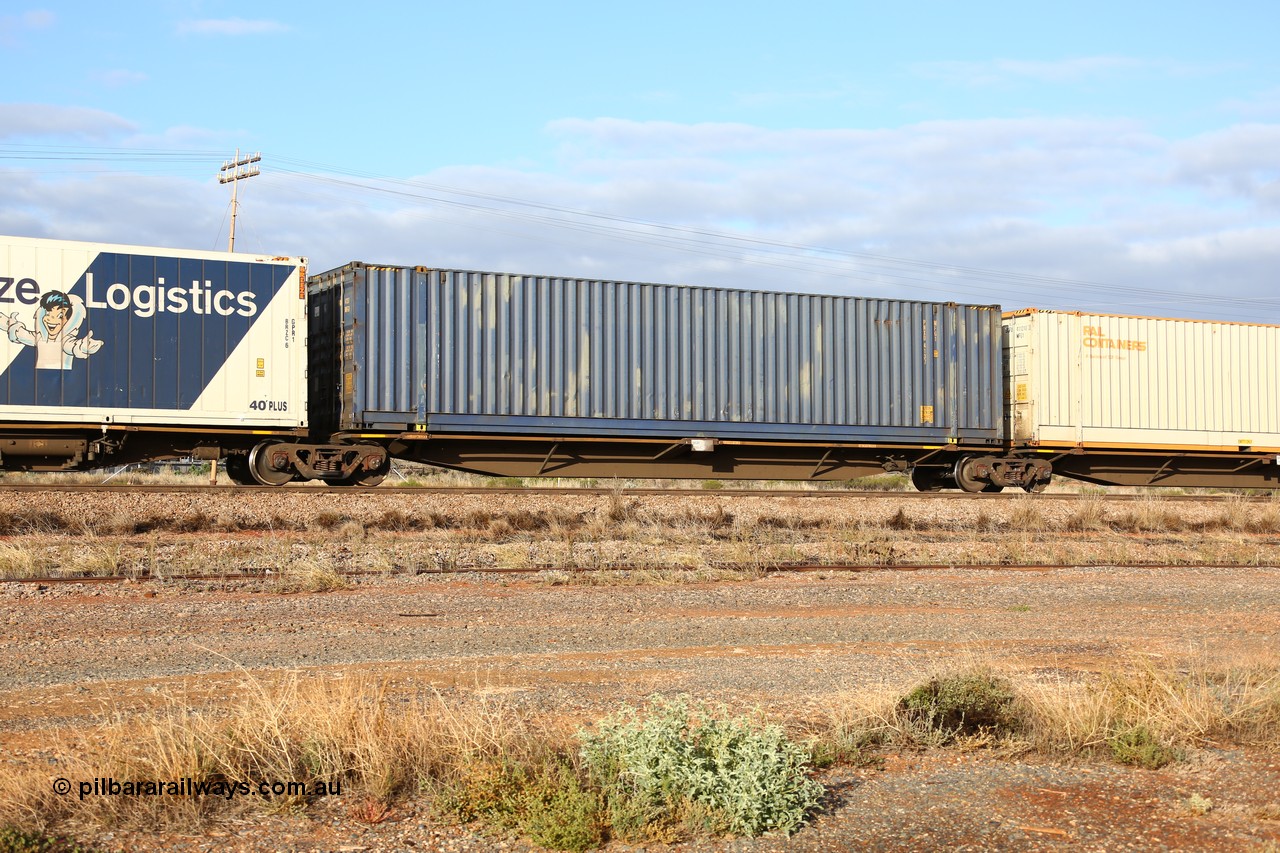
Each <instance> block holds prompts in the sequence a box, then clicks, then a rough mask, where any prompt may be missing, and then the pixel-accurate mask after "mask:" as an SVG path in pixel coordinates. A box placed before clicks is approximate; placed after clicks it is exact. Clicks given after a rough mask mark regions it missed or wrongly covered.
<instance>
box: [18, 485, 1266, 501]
mask: <svg viewBox="0 0 1280 853" xmlns="http://www.w3.org/2000/svg"><path fill="white" fill-rule="evenodd" d="M0 492H19V493H21V492H34V493H67V492H93V493H112V492H115V493H135V494H138V493H146V494H217V493H227V494H231V493H235V492H240V493H245V492H270V493H274V494H282V495H283V494H307V493H311V494H333V495H359V494H387V493H391V494H398V495H406V496H407V495H423V496H427V495H505V494H529V495H619V496H624V497H639V496H660V495H670V496H674V497H724V498H736V497H744V498H746V497H756V498H760V497H766V498H767V497H777V498H814V499H823V498H884V499H893V500H909V501H931V500H956V499H961V500H981V501H1002V500H1003V501H1009V500H1021V499H1023V498H1032V497H1033V498H1034V499H1035V500H1039V501H1083V500H1103V501H1108V502H1113V501H1114V502H1121V503H1123V502H1126V501H1143V500H1152V499H1156V500H1161V501H1176V502H1200V503H1205V502H1208V503H1212V502H1218V501H1230V500H1236V501H1241V500H1243V501H1248V502H1251V503H1266V502H1269V501H1271V500H1274V499H1275V498H1274V497H1273V495H1243V494H1235V493H1228V494H1213V495H1186V494H1176V495H1165V494H1160V493H1158V492H1153V493H1145V494H1112V493H1103V494H1081V493H1072V492H1063V493H1052V492H1051V493H1047V494H1039V495H1034V496H1031V495H1027V494H1026V493H1024V492H1021V491H1014V490H1010V491H1006V492H1002V493H1000V494H981V493H978V494H973V493H969V492H959V491H955V492H914V491H912V492H905V491H904V492H894V491H884V490H873V491H858V490H853V489H733V488H728V489H686V488H675V489H663V488H649V487H636V488H622V489H618V488H613V487H600V486H597V487H581V486H487V487H485V486H482V487H470V486H388V485H383V486H379V487H378V488H377V489H376V490H347V489H342V490H338V489H326V488H324V487H323V486H306V485H296V486H232V485H207V484H206V485H185V484H184V485H156V484H149V483H148V484H139V485H118V484H106V485H102V484H94V483H66V484H45V483H0ZM1277 494H1280V493H1277Z"/></svg>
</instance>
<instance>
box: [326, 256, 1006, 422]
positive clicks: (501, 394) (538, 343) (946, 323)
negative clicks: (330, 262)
mask: <svg viewBox="0 0 1280 853" xmlns="http://www.w3.org/2000/svg"><path fill="white" fill-rule="evenodd" d="M311 293H312V303H313V304H312V316H313V320H314V319H315V318H316V316H317V315H316V311H317V310H329V309H320V308H319V306H322V305H327V304H330V303H333V302H340V303H341V306H342V316H341V318H339V319H338V321H337V326H336V327H335V328H334V330H333V331H332V332H331V333H329V332H326V333H323V334H324V335H327V338H326V340H320V339H318V338H317V339H316V343H315V344H313V353H312V355H313V363H314V360H315V359H321V360H324V359H326V358H327V359H328V360H330V361H331V362H332V364H333V365H334V366H333V367H332V369H331V372H332V373H333V374H335V376H336V377H337V379H338V381H336V382H331V396H335V397H337V398H340V399H337V400H335V402H334V404H333V405H332V406H331V409H332V410H333V411H334V413H335V417H334V420H335V422H338V423H340V424H341V425H342V426H343V427H345V428H365V427H376V426H378V425H386V426H399V427H403V426H405V425H409V424H413V425H417V426H419V427H424V428H425V429H426V430H428V431H429V432H433V433H439V432H507V433H513V434H517V433H524V434H549V433H550V434H557V433H565V434H569V433H574V434H599V435H617V436H629V435H663V436H693V435H712V436H719V437H726V438H730V437H738V438H758V439H769V438H774V439H783V440H814V441H820V440H827V441H841V440H849V441H871V440H876V441H906V442H911V441H944V440H946V439H948V438H954V439H957V440H966V441H976V442H994V441H998V440H999V439H1000V437H1001V435H1002V426H1003V422H1002V418H1001V414H1000V412H1001V395H1002V393H1003V392H1002V386H1001V382H1000V376H1001V364H1000V349H999V345H998V335H999V309H997V308H994V307H990V306H959V305H953V304H939V303H922V302H906V301H898V300H888V299H857V298H851V297H835V296H813V295H808V294H796V293H768V292H760V291H740V290H728V289H720V288H700V287H684V286H675V285H663V284H640V283H630V282H616V281H594V280H583V279H565V278H553V277H542V276H529V275H512V274H505V273H487V272H472V271H463V270H425V269H417V270H415V269H413V268H407V267H399V268H388V267H374V266H363V265H358V264H353V265H349V266H347V267H344V268H342V269H340V270H335V271H331V272H329V273H325V274H323V275H321V276H317V277H316V278H314V279H313V280H312V286H311ZM335 293H341V294H342V295H341V296H335ZM338 327H340V328H341V332H339V331H338V330H337V329H338ZM313 334H315V332H313ZM339 337H342V338H343V344H342V348H341V352H338V353H337V354H336V355H335V354H333V353H335V352H336V342H337V340H338V338H339ZM324 353H330V355H324ZM325 369H326V370H329V369H330V368H325ZM313 373H314V374H315V375H316V376H320V375H321V369H320V368H319V367H313ZM313 391H314V392H315V393H320V392H321V391H322V389H320V388H314V389H313ZM339 413H340V414H339Z"/></svg>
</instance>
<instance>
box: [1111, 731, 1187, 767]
mask: <svg viewBox="0 0 1280 853" xmlns="http://www.w3.org/2000/svg"><path fill="white" fill-rule="evenodd" d="M1107 746H1108V747H1109V748H1110V749H1111V756H1112V758H1114V759H1115V760H1116V761H1119V762H1120V763H1121V764H1136V765H1138V766H1140V767H1146V768H1147V769H1148V770H1159V769H1160V768H1161V767H1164V766H1165V765H1166V764H1172V763H1173V762H1174V761H1177V760H1178V759H1179V758H1180V757H1181V756H1180V754H1179V752H1178V750H1176V749H1174V748H1172V747H1170V746H1166V745H1165V744H1163V743H1161V742H1160V740H1159V738H1157V737H1156V736H1155V735H1153V734H1152V733H1151V730H1150V729H1148V728H1147V727H1146V726H1132V727H1130V728H1127V729H1123V730H1122V731H1119V732H1117V733H1115V734H1114V735H1112V736H1111V737H1109V738H1107Z"/></svg>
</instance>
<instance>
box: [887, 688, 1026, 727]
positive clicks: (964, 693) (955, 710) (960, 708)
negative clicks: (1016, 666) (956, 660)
mask: <svg viewBox="0 0 1280 853" xmlns="http://www.w3.org/2000/svg"><path fill="white" fill-rule="evenodd" d="M898 710H899V712H900V713H902V714H903V715H904V716H905V717H906V718H907V720H908V721H909V722H911V723H913V724H915V725H916V726H918V727H920V728H922V729H924V730H926V731H929V732H932V733H936V734H938V735H941V736H942V739H943V742H946V741H947V740H950V739H951V738H952V737H954V736H955V735H958V734H963V735H973V734H981V733H984V732H990V733H1001V732H1012V731H1016V730H1017V729H1018V722H1019V721H1018V717H1017V709H1016V707H1015V700H1014V695H1013V689H1012V688H1011V687H1010V685H1009V683H1008V682H1007V681H1005V680H1004V679H1002V678H998V677H996V676H994V675H990V674H988V673H982V672H978V673H960V674H957V675H947V676H942V677H934V678H930V679H929V680H928V681H926V682H924V683H923V684H920V685H918V686H917V687H915V688H914V689H912V690H911V692H909V693H908V694H907V695H906V696H903V697H902V699H901V700H899V702H898Z"/></svg>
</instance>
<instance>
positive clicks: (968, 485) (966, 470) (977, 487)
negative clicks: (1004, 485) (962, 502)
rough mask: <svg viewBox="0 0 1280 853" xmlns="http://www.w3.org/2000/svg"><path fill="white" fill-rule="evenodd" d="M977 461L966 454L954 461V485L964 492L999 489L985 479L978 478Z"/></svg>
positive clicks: (974, 492)
mask: <svg viewBox="0 0 1280 853" xmlns="http://www.w3.org/2000/svg"><path fill="white" fill-rule="evenodd" d="M977 467H978V466H977V463H976V462H975V461H974V459H973V457H972V456H966V457H965V458H964V459H960V460H958V461H957V462H956V472H955V478H956V485H957V486H959V487H960V488H961V489H963V490H964V491H966V492H970V493H972V494H977V493H978V492H988V491H992V490H994V491H997V492H998V491H1000V487H999V486H996V485H994V484H992V483H989V482H987V481H986V480H983V479H980V478H979V477H978V474H977V470H976V469H977Z"/></svg>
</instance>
